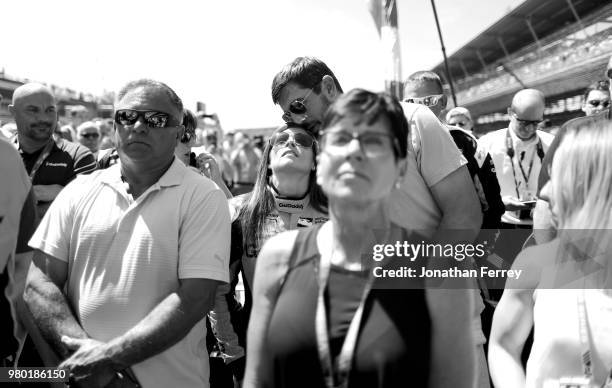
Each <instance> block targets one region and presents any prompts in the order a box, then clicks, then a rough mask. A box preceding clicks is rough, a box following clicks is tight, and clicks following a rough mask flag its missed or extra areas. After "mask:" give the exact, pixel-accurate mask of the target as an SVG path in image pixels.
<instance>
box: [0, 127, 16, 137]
mask: <svg viewBox="0 0 612 388" xmlns="http://www.w3.org/2000/svg"><path fill="white" fill-rule="evenodd" d="M0 133H2V135H3V136H4V137H5V138H6V139H9V140H10V139H12V138H14V137H15V136H16V135H17V124H15V123H6V124H4V125H3V126H2V127H0Z"/></svg>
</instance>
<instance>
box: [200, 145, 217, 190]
mask: <svg viewBox="0 0 612 388" xmlns="http://www.w3.org/2000/svg"><path fill="white" fill-rule="evenodd" d="M196 162H197V163H196V164H197V166H198V169H199V170H200V171H201V172H202V173H203V174H204V175H206V176H207V177H208V178H209V179H211V180H213V181H214V182H216V183H219V181H221V180H222V178H221V171H220V170H219V165H218V164H217V159H215V157H214V156H213V155H212V154H209V153H208V152H202V153H201V154H199V155H198V156H197V157H196Z"/></svg>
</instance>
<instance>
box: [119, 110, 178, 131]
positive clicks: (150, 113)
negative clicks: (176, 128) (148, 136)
mask: <svg viewBox="0 0 612 388" xmlns="http://www.w3.org/2000/svg"><path fill="white" fill-rule="evenodd" d="M141 117H142V120H143V121H144V123H145V124H146V125H147V126H148V127H149V128H164V127H165V126H166V124H167V123H168V120H169V118H170V115H169V114H168V113H164V112H159V111H156V110H135V109H119V110H118V111H116V112H115V122H116V123H117V124H120V125H134V124H136V122H137V121H138V120H139V119H140V118H141Z"/></svg>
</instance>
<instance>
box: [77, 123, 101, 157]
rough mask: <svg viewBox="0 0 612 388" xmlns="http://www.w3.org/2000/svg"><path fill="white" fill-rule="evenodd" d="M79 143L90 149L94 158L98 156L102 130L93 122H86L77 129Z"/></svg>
mask: <svg viewBox="0 0 612 388" xmlns="http://www.w3.org/2000/svg"><path fill="white" fill-rule="evenodd" d="M76 132H77V141H78V142H79V143H81V145H83V146H85V147H87V148H89V150H90V151H91V153H92V154H93V155H94V157H96V158H97V156H98V149H99V146H100V129H99V128H98V126H97V125H96V123H94V122H93V121H86V122H84V123H83V124H81V125H79V126H78V127H77V130H76Z"/></svg>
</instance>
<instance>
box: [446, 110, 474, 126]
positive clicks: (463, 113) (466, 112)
mask: <svg viewBox="0 0 612 388" xmlns="http://www.w3.org/2000/svg"><path fill="white" fill-rule="evenodd" d="M459 115H461V116H465V117H467V118H468V120H470V121H472V115H471V114H470V111H469V110H467V109H466V108H464V107H462V106H458V107H456V108H453V109H451V110H449V111H448V113H447V114H446V121H447V122H448V121H449V120H450V119H451V118H453V117H454V116H459Z"/></svg>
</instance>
